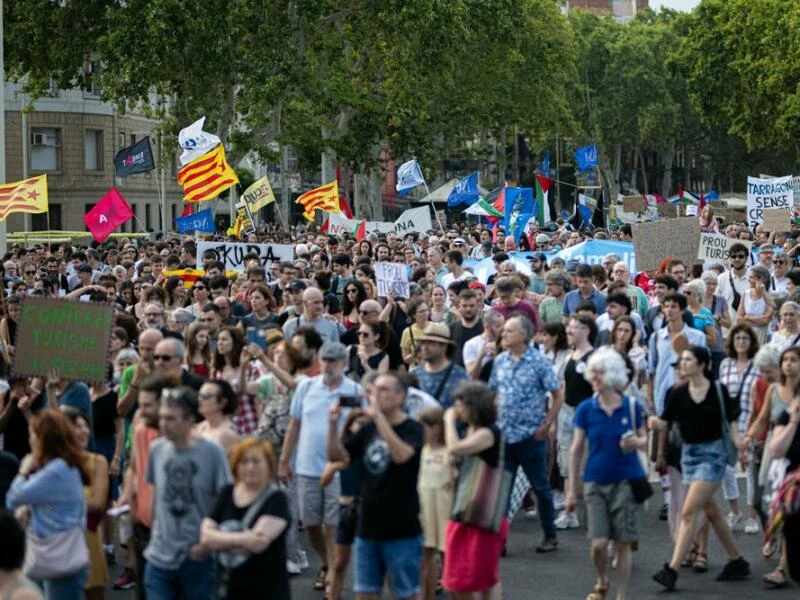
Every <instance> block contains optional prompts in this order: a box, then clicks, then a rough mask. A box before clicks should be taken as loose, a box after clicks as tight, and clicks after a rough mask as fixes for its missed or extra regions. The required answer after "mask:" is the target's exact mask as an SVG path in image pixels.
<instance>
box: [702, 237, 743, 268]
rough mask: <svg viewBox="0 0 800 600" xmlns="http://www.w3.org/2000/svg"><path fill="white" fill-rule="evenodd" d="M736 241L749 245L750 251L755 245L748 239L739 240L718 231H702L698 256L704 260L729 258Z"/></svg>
mask: <svg viewBox="0 0 800 600" xmlns="http://www.w3.org/2000/svg"><path fill="white" fill-rule="evenodd" d="M736 243H739V244H744V245H745V246H747V250H748V252H749V251H750V250H751V248H752V247H753V243H752V242H749V241H747V240H737V239H735V238H729V237H727V236H724V235H720V234H718V233H701V234H700V247H699V248H698V250H697V258H698V259H700V260H702V261H720V260H728V252H729V250H730V247H731V246H732V245H733V244H736Z"/></svg>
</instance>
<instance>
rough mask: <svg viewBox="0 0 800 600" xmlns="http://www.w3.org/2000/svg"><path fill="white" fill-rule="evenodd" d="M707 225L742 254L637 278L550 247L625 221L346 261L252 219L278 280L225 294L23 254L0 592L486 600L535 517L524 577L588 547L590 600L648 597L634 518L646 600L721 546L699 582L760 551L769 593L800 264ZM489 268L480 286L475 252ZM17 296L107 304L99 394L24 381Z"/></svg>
mask: <svg viewBox="0 0 800 600" xmlns="http://www.w3.org/2000/svg"><path fill="white" fill-rule="evenodd" d="M700 219H701V225H702V226H703V227H704V228H705V229H704V230H708V229H719V230H721V231H724V233H725V235H727V236H728V237H730V238H734V239H736V240H744V239H745V238H747V239H748V240H749V241H751V242H752V243H753V248H752V250H751V249H750V248H749V247H748V246H747V245H744V244H742V243H734V244H732V245H731V246H730V247H729V260H727V261H725V262H720V263H707V264H684V263H682V262H681V261H680V260H673V259H669V258H667V259H665V260H664V262H663V264H662V265H661V267H660V268H659V269H658V270H654V271H647V272H639V273H632V272H631V268H632V265H630V264H628V263H627V262H625V261H624V260H623V259H622V257H620V256H615V255H608V256H605V257H601V258H602V260H598V261H597V264H584V263H582V262H579V261H576V260H570V261H564V260H563V259H562V258H560V257H559V256H558V254H557V251H558V250H559V249H561V248H565V247H569V246H573V245H575V244H579V243H581V242H582V241H585V240H587V239H596V240H602V239H616V240H622V241H630V239H631V231H630V228H629V227H628V226H624V225H623V226H622V227H621V228H619V229H618V230H615V231H607V230H603V229H598V230H595V231H592V232H591V233H590V232H579V231H574V230H572V229H571V228H570V227H569V226H568V225H565V224H563V223H561V222H558V223H554V224H553V225H552V227H550V228H549V230H548V231H539V232H538V233H537V234H536V235H534V236H531V238H530V239H527V238H523V239H522V240H520V241H518V240H516V239H515V238H514V237H513V236H509V237H505V236H504V235H503V232H502V229H501V230H499V231H497V230H496V231H495V232H494V233H493V232H492V231H490V230H489V229H488V228H486V227H481V226H475V225H468V224H467V225H458V226H452V227H449V228H447V229H446V231H439V232H430V231H429V232H427V233H410V234H406V235H405V236H399V235H397V234H395V233H393V232H391V233H388V234H386V235H384V234H377V233H370V234H368V235H367V236H366V238H365V239H363V240H362V241H360V242H356V241H355V240H354V239H352V238H351V237H350V236H347V235H341V236H334V235H328V234H325V233H318V232H316V231H314V230H313V227H312V228H309V229H302V230H299V231H294V232H293V233H292V234H288V233H285V232H281V231H278V230H276V229H275V228H274V227H273V226H269V227H267V228H266V229H265V230H264V231H262V232H260V233H258V234H252V235H251V237H250V238H249V239H248V241H251V242H256V241H258V242H270V243H291V244H293V256H294V258H293V260H291V261H282V262H274V263H270V264H267V265H265V264H264V263H263V261H262V260H261V259H260V258H259V256H258V255H257V254H253V255H248V256H245V257H244V261H243V269H242V270H241V271H236V272H230V271H227V270H226V267H225V264H223V263H222V262H220V261H219V260H218V257H217V255H216V254H215V253H214V252H213V251H209V252H206V253H204V254H203V255H201V256H198V255H197V245H196V241H195V240H194V239H192V238H190V237H180V236H169V239H158V240H157V241H150V240H146V241H136V240H133V241H132V240H129V239H125V238H122V239H119V240H109V241H107V242H105V243H103V244H96V243H94V244H92V245H91V246H90V247H88V248H87V247H76V246H72V245H70V244H67V243H59V244H51V245H38V246H34V247H32V248H24V247H22V246H20V245H13V246H12V247H11V249H10V252H9V253H8V254H7V255H6V256H5V257H4V259H3V263H2V265H0V275H2V278H3V284H4V285H3V289H4V295H3V300H2V303H0V306H1V307H2V309H3V314H2V321H0V366H1V367H2V373H1V374H2V376H3V379H2V381H0V436H2V438H1V439H2V451H0V506H7V507H8V509H9V510H10V511H13V513H6V512H3V513H0V539H2V540H3V543H0V597H2V598H9V599H13V600H26V599H30V598H40V597H47V598H50V599H62V598H63V599H76V598H79V597H81V596H82V595H84V594H85V595H86V596H87V597H88V598H97V599H99V598H103V597H105V594H106V591H107V590H108V589H109V588H110V587H113V588H114V589H135V594H136V597H137V598H152V599H162V598H164V599H166V598H192V599H195V598H197V599H202V598H212V597H214V598H244V597H250V596H248V593H249V592H251V591H252V590H256V589H269V590H270V591H269V597H270V598H275V599H277V600H280V599H288V598H290V595H291V590H292V586H290V577H291V576H292V575H296V574H299V573H301V572H302V571H304V570H306V569H308V568H310V567H309V563H310V562H311V561H310V560H309V554H310V553H313V555H315V556H316V560H314V561H313V562H314V563H315V564H319V565H320V568H319V571H318V572H316V576H315V577H314V578H313V582H312V585H313V588H314V590H316V591H317V592H318V593H319V597H320V598H326V599H327V600H339V599H340V598H343V597H345V592H344V591H343V590H344V589H345V587H346V580H347V578H348V573H350V572H352V590H353V593H354V594H355V596H356V597H357V598H360V599H364V600H368V599H369V600H372V599H377V598H380V597H381V594H382V593H383V591H384V589H386V587H387V586H388V588H389V589H390V590H391V593H392V595H393V597H395V598H398V599H405V598H421V599H424V600H430V599H432V598H433V597H435V596H436V594H437V593H440V592H441V591H442V590H445V591H446V592H447V593H449V594H450V595H451V596H452V597H453V598H456V599H465V600H466V599H472V598H482V599H486V600H490V599H497V598H500V597H501V596H502V586H501V581H500V576H499V563H500V559H501V556H502V555H503V554H504V553H505V550H506V541H507V537H508V531H509V523H510V521H511V520H512V519H513V518H514V515H515V513H517V512H518V511H519V510H523V511H525V512H527V513H528V514H534V513H535V514H537V515H538V518H539V520H540V524H541V529H542V537H541V540H540V541H539V543H538V544H537V545H536V546H535V551H536V553H539V554H549V553H553V552H557V551H558V549H559V540H558V532H559V531H560V530H565V529H573V528H580V527H584V528H586V530H587V531H588V536H589V538H590V543H589V556H590V557H591V561H592V564H593V565H594V567H595V569H596V578H595V581H594V582H593V583H592V582H591V581H587V583H586V587H587V594H588V595H587V596H586V597H587V599H588V600H604V599H605V598H610V597H612V594H613V595H614V597H616V598H617V600H622V599H624V598H631V597H636V596H635V594H633V593H631V591H630V590H629V585H628V583H629V575H630V571H631V565H632V563H633V561H634V560H635V556H636V552H635V551H636V549H637V545H638V540H639V535H640V525H641V515H642V511H643V507H644V503H645V502H646V501H649V502H651V503H654V502H657V503H660V504H659V506H663V508H662V509H661V511H660V513H661V514H660V517H661V518H662V519H663V520H664V521H665V524H664V535H665V536H670V537H671V538H672V541H673V551H672V554H671V556H669V557H665V559H667V560H666V562H665V563H664V564H663V566H662V567H661V568H660V569H659V570H658V571H657V572H655V573H654V575H653V579H654V580H655V582H657V583H658V584H660V585H661V586H663V587H665V588H667V589H674V588H675V587H676V586H677V585H678V579H679V573H680V572H681V570H682V569H692V570H694V571H695V572H698V573H703V572H705V571H707V570H708V569H709V546H708V539H709V531H710V530H711V529H713V531H714V533H715V534H716V536H717V537H718V538H719V540H720V542H721V545H722V548H723V549H724V552H725V556H724V561H723V562H724V566H723V568H722V570H721V571H720V572H719V573H718V574H717V575H716V578H717V580H720V581H734V580H739V579H743V578H746V577H749V576H750V575H751V569H750V564H749V562H748V558H747V557H744V556H743V555H742V553H741V552H740V543H739V542H738V541H737V536H736V534H737V533H738V532H740V531H741V532H743V533H744V534H745V535H748V534H749V535H756V534H765V538H764V544H763V548H762V553H763V555H764V556H765V557H772V556H773V555H777V566H776V567H775V569H774V570H772V571H771V572H768V573H759V574H758V575H759V576H761V577H763V580H764V583H765V585H768V586H771V587H784V586H787V585H789V584H790V583H789V580H790V579H792V578H793V579H795V580H797V579H800V512H798V506H797V505H798V497H800V494H798V493H797V486H798V485H799V484H798V471H797V468H798V465H799V464H800V433H798V422H799V421H800V387H799V386H800V288H799V287H798V286H800V269H793V268H792V265H793V264H794V263H795V254H796V252H797V251H798V244H797V243H796V241H795V240H794V239H792V238H791V237H790V236H789V235H788V234H781V233H767V232H763V231H761V230H760V228H756V230H755V231H750V230H748V229H747V227H746V226H744V225H737V224H729V225H727V227H725V226H723V225H722V224H720V223H718V222H717V221H716V220H714V218H713V213H711V214H710V212H709V211H708V210H706V211H703V213H702V214H701V216H700ZM520 243H521V244H522V247H521V248H520ZM520 250H527V251H526V252H519V251H520ZM488 257H491V259H492V261H493V264H494V266H495V269H494V271H495V272H494V273H493V274H491V275H490V276H489V277H488V278H486V279H483V280H482V279H481V278H480V277H479V276H478V275H477V274H476V273H473V272H472V271H471V270H470V268H469V263H468V259H482V258H488ZM385 261H388V262H394V263H399V264H402V265H405V267H406V269H407V271H408V280H409V282H410V284H409V294H408V295H409V297H408V298H400V297H397V296H395V295H394V294H392V293H389V294H388V295H387V296H385V297H379V296H378V295H377V289H378V286H377V281H376V275H375V273H376V270H375V263H376V262H385ZM634 275H635V276H634ZM34 296H40V297H54V298H55V297H61V298H64V300H65V301H72V302H81V301H88V302H103V303H111V304H112V305H113V306H114V307H115V316H114V323H113V328H112V330H111V337H110V344H109V355H108V356H109V360H108V367H107V374H106V377H105V379H104V380H103V381H95V382H91V385H87V383H85V382H81V381H67V380H64V379H63V378H62V377H61V374H60V373H58V372H55V371H52V372H50V373H48V374H47V376H41V377H27V376H22V375H19V374H17V373H16V372H15V370H14V369H13V368H12V367H11V366H12V365H16V366H20V365H25V363H26V361H27V360H29V359H30V357H26V356H19V355H17V354H16V349H15V342H16V339H17V335H18V333H19V328H20V325H19V324H20V318H21V311H22V309H23V307H24V304H25V298H27V297H34ZM656 474H657V475H659V476H660V486H656V488H657V489H655V490H654V489H653V486H652V485H651V481H655V479H654V477H655V476H656ZM742 475H743V476H744V486H743V488H744V490H745V494H744V496H745V497H744V498H740V484H739V479H740V477H741V476H742ZM720 487H722V490H723V494H724V499H725V506H724V507H723V506H720V505H719V504H718V502H717V500H716V499H715V494H716V492H717V490H718V489H719V488H720ZM659 488H660V489H659ZM648 499H649V500H648ZM120 546H124V547H125V548H126V549H127V552H125V553H122V552H120V551H119V547H120ZM26 548H27V550H26ZM120 556H124V557H125V558H124V561H125V563H124V568H123V570H122V571H121V574H120V575H119V577H117V578H116V579H115V580H114V581H113V582H112V581H110V575H109V573H110V571H109V565H110V564H113V563H114V561H115V560H117V557H120ZM312 558H313V557H312ZM716 558H717V559H721V558H723V557H716ZM750 558H752V557H750ZM653 586H654V588H655V587H656V584H655V583H654V584H653Z"/></svg>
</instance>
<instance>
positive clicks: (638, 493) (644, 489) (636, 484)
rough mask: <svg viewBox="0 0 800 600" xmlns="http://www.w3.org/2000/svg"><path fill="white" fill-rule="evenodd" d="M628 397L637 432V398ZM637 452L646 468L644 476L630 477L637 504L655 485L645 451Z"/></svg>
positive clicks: (650, 494)
mask: <svg viewBox="0 0 800 600" xmlns="http://www.w3.org/2000/svg"><path fill="white" fill-rule="evenodd" d="M626 399H627V401H628V411H629V412H630V415H631V431H633V433H634V434H636V400H634V399H633V398H631V397H628V398H625V396H623V400H626ZM636 453H637V458H638V460H639V463H640V464H641V465H642V469H644V477H635V478H633V479H629V480H628V483H629V484H630V486H631V492H633V500H634V501H635V502H636V504H642V503H643V502H644V501H645V500H647V499H648V498H649V497H650V496H652V495H653V486H651V485H650V482H649V481H648V479H647V457H646V456H645V457H643V456H642V454H643V453H641V452H639V451H638V450H637V451H636Z"/></svg>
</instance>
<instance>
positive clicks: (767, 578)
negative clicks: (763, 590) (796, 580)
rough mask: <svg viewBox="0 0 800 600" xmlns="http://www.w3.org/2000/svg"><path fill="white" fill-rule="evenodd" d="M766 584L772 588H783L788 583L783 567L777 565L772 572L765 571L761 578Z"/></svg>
mask: <svg viewBox="0 0 800 600" xmlns="http://www.w3.org/2000/svg"><path fill="white" fill-rule="evenodd" d="M761 581H763V582H764V583H766V584H769V585H770V586H772V588H773V589H776V590H777V589H780V588H785V587H787V586H788V585H789V582H788V581H787V580H786V573H784V572H783V569H781V568H780V567H778V568H777V569H775V570H774V571H773V572H772V573H767V574H766V575H764V576H763V577H762V578H761Z"/></svg>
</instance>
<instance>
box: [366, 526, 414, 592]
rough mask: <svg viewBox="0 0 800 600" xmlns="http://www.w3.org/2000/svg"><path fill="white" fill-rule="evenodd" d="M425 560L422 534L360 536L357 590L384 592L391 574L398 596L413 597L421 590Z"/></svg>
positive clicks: (391, 580)
mask: <svg viewBox="0 0 800 600" xmlns="http://www.w3.org/2000/svg"><path fill="white" fill-rule="evenodd" d="M421 561H422V536H421V535H417V536H414V537H412V538H404V539H400V540H389V541H380V540H370V539H366V538H362V537H356V543H355V573H356V576H355V582H354V585H353V591H354V592H355V593H356V594H380V593H381V591H382V590H383V581H384V579H386V577H388V578H389V582H390V583H391V586H392V592H393V593H394V597H395V598H398V599H403V598H413V597H415V596H416V595H417V594H418V593H419V565H420V562H421Z"/></svg>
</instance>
